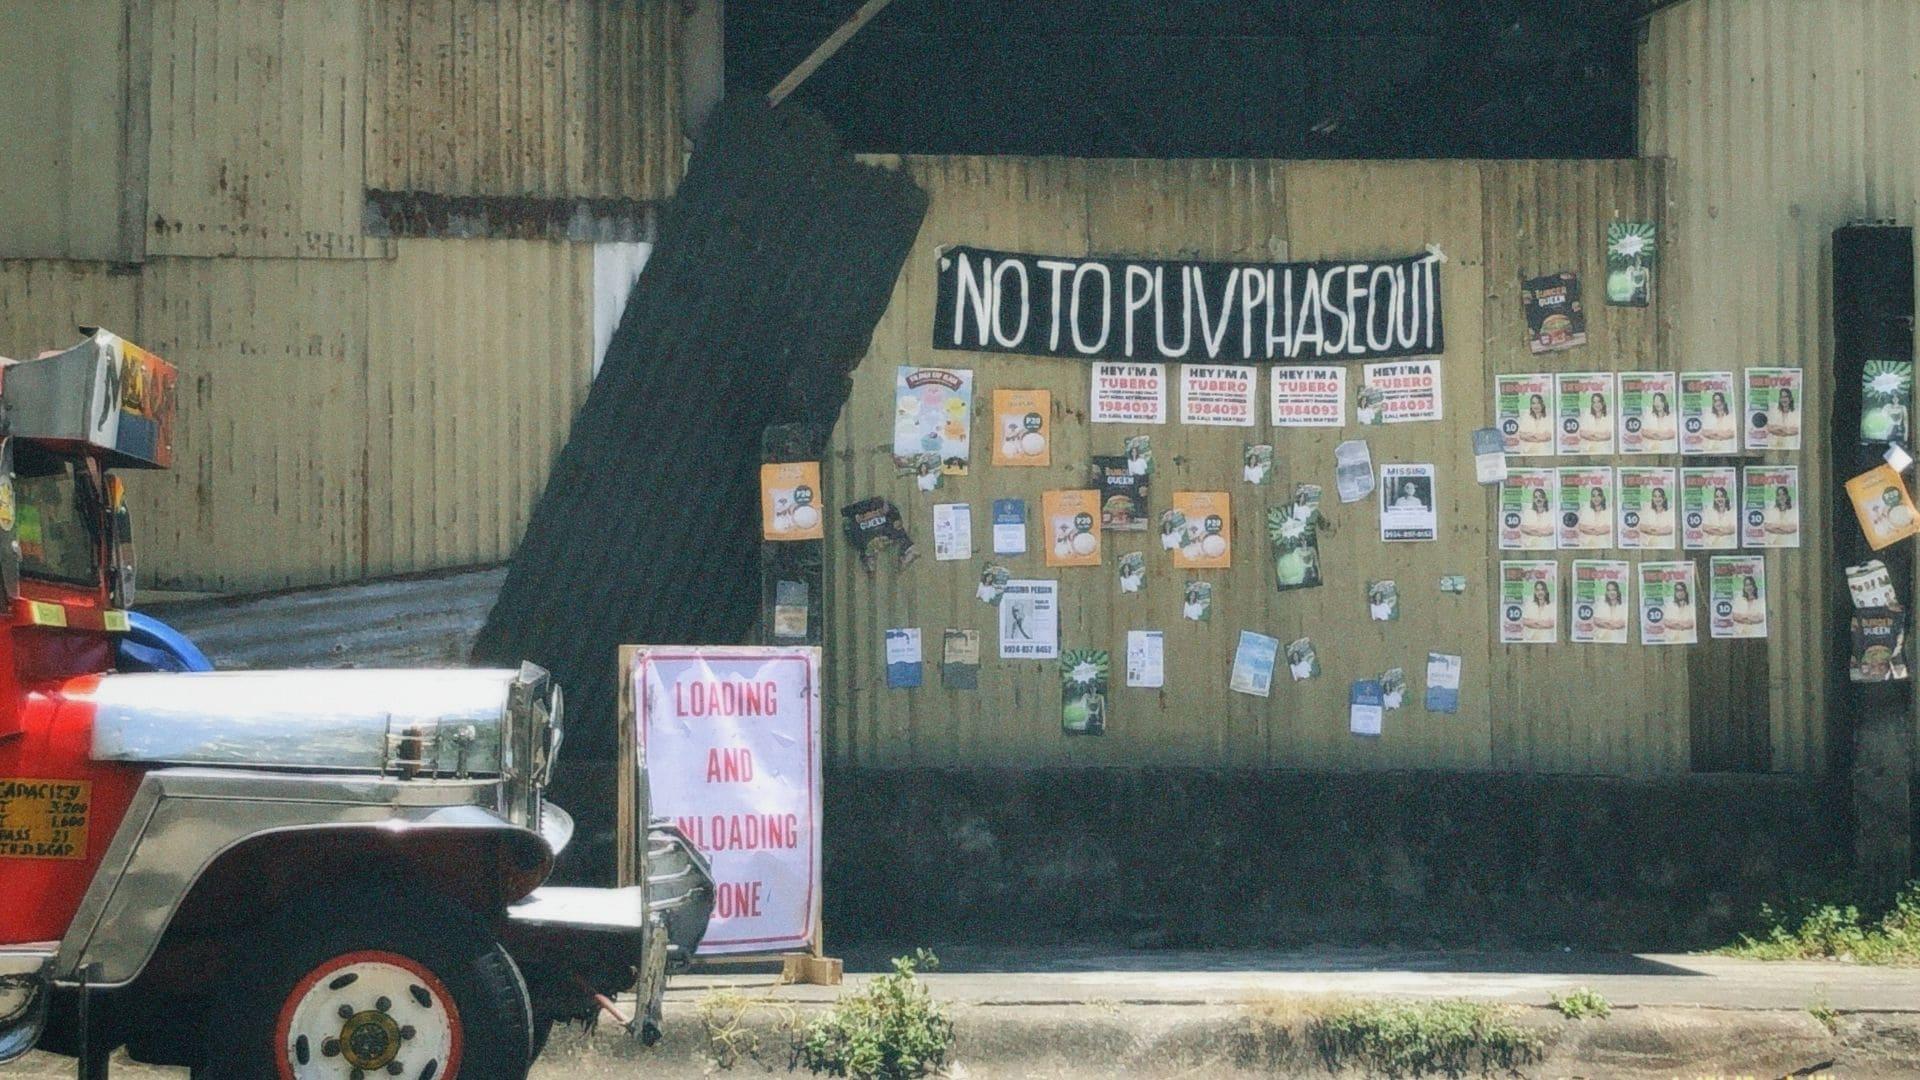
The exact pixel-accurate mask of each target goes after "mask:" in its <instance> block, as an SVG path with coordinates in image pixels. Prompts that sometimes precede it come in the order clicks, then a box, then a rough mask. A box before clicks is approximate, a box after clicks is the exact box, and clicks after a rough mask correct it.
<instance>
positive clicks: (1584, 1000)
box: [1550, 986, 1613, 1020]
mask: <svg viewBox="0 0 1920 1080" xmlns="http://www.w3.org/2000/svg"><path fill="white" fill-rule="evenodd" d="M1550 1000H1551V1001H1552V1002H1553V1007H1554V1008H1556V1009H1558V1010H1560V1015H1561V1016H1564V1017H1566V1018H1567V1019H1569V1020H1587V1019H1599V1020H1605V1019H1606V1018H1607V1016H1608V1015H1609V1014H1611V1013H1612V1012H1613V1003H1612V1002H1610V1001H1608V1000H1607V999H1606V998H1604V997H1601V996H1600V994H1599V992H1598V991H1596V990H1594V989H1593V988H1592V987H1588V986H1582V987H1580V988H1578V989H1575V990H1569V991H1567V992H1566V993H1564V994H1555V995H1553V997H1552V998H1551V999H1550Z"/></svg>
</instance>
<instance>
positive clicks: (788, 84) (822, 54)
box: [767, 0, 893, 107]
mask: <svg viewBox="0 0 1920 1080" xmlns="http://www.w3.org/2000/svg"><path fill="white" fill-rule="evenodd" d="M892 2H893V0H867V2H866V3H864V4H861V5H860V10H859V11H856V12H854V13H853V14H852V15H850V16H848V17H847V21H846V22H843V23H841V24H840V28H839V29H837V30H835V31H834V32H833V33H831V34H828V35H827V40H825V41H823V42H821V43H820V45H819V47H817V48H815V49H814V50H813V52H812V54H811V55H809V56H808V57H807V58H806V59H805V60H802V61H800V66H799V67H796V68H794V69H793V70H792V71H789V72H788V73H787V77H786V78H784V79H781V80H780V82H779V84H778V85H776V86H775V87H774V88H773V89H772V90H769V91H767V105H768V106H769V107H772V106H775V105H778V104H780V103H781V102H782V101H785V100H786V99H787V95H788V94H791V93H793V92H794V91H795V90H798V89H800V84H801V83H803V82H806V81H807V77H808V76H809V75H812V74H813V73H814V72H816V71H818V70H820V65H822V64H824V63H826V62H827V61H829V60H831V59H833V54H834V53H837V52H839V51H840V47H841V46H842V45H845V44H846V43H847V42H848V41H849V40H850V39H851V38H852V37H853V35H855V34H857V33H859V32H860V28H861V27H863V26H865V25H867V23H868V22H870V21H872V19H873V17H874V16H875V15H878V14H880V9H881V8H884V7H886V6H887V5H888V4H890V3H892Z"/></svg>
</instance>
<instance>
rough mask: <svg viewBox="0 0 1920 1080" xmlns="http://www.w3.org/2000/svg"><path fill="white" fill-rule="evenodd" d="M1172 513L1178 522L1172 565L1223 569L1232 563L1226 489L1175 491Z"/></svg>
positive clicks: (1181, 567) (1189, 568)
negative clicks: (1176, 516)
mask: <svg viewBox="0 0 1920 1080" xmlns="http://www.w3.org/2000/svg"><path fill="white" fill-rule="evenodd" d="M1172 513H1173V514H1176V515H1178V518H1179V523H1180V524H1179V532H1178V534H1177V535H1176V536H1175V537H1174V539H1175V543H1174V544H1173V565H1174V566H1175V567H1177V568H1179V569H1181V570H1224V569H1226V568H1227V567H1230V566H1232V565H1233V511H1232V509H1231V507H1230V505H1229V502H1228V499H1227V493H1226V492H1224V491H1176V492H1174V493H1173V510H1172ZM1162 524H1163V528H1164V525H1165V523H1164V522H1163V523H1162Z"/></svg>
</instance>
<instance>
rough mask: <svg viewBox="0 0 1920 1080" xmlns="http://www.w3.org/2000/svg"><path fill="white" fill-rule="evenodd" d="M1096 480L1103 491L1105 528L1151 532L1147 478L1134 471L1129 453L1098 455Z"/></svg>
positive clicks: (1102, 514)
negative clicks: (1149, 528) (1149, 530)
mask: <svg viewBox="0 0 1920 1080" xmlns="http://www.w3.org/2000/svg"><path fill="white" fill-rule="evenodd" d="M1093 480H1094V487H1095V488H1097V489H1098V490H1099V492H1100V528H1101V529H1103V530H1105V531H1107V532H1146V531H1147V477H1145V476H1143V475H1141V474H1140V473H1136V472H1134V471H1133V467H1132V466H1131V465H1130V464H1128V462H1127V457H1126V455H1125V454H1113V455H1110V456H1096V457H1095V458H1094V459H1093Z"/></svg>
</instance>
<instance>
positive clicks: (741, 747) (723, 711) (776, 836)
mask: <svg viewBox="0 0 1920 1080" xmlns="http://www.w3.org/2000/svg"><path fill="white" fill-rule="evenodd" d="M632 665H633V666H632V668H631V669H630V671H631V675H630V678H631V679H632V683H631V692H632V701H633V703H634V704H633V708H634V717H633V722H634V724H635V727H636V732H635V734H636V737H637V739H638V741H639V748H640V751H641V755H640V756H641V760H643V761H645V762H646V768H647V778H648V782H649V784H650V785H651V787H652V795H653V812H654V813H655V814H656V815H658V816H660V817H664V818H666V819H668V820H670V821H672V822H673V823H674V824H676V825H678V826H679V827H680V830H681V831H682V832H684V833H685V834H686V835H687V838H688V839H689V840H691V841H692V842H693V845H694V846H695V847H697V848H699V849H700V851H701V852H702V853H703V854H704V855H706V857H707V858H708V860H710V862H711V864H712V869H713V881H714V886H715V893H716V903H715V905H714V911H713V921H712V923H711V924H710V925H709V926H708V927H707V935H706V937H705V938H703V939H702V940H701V942H700V947H699V953H700V954H701V955H703V956H711V955H716V954H725V953H776V952H794V951H804V950H806V949H807V948H808V946H809V945H811V944H813V943H815V942H817V941H818V936H817V933H816V932H817V930H818V927H817V925H816V923H815V918H814V917H815V913H816V912H817V911H818V910H819V907H818V904H817V903H816V901H817V900H818V899H819V896H820V889H821V888H822V884H823V883H822V880H821V876H820V869H821V867H820V863H821V859H820V824H821V822H820V817H821V814H820V809H821V798H820V795H821V772H820V746H821V742H820V687H821V684H822V681H821V678H820V650H819V649H817V648H801V647H795V646H778V647H758V648H754V647H741V646H693V645H648V646H642V647H640V648H638V649H636V650H633V651H632Z"/></svg>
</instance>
